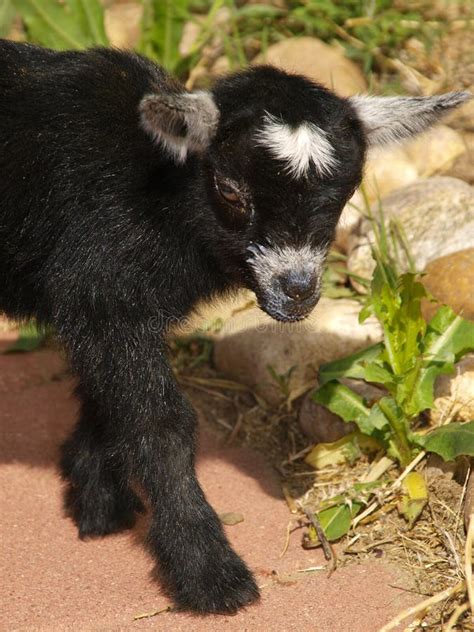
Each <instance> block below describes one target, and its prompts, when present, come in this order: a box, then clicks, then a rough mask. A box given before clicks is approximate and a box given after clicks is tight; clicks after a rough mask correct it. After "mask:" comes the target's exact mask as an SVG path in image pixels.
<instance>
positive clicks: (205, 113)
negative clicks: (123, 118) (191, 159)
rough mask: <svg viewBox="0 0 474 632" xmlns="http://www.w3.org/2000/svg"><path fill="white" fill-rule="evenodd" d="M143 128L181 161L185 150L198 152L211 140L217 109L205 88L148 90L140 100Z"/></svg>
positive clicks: (216, 120)
mask: <svg viewBox="0 0 474 632" xmlns="http://www.w3.org/2000/svg"><path fill="white" fill-rule="evenodd" d="M139 110H140V115H141V121H142V125H143V127H144V129H145V130H146V131H147V132H148V133H149V134H151V135H152V136H153V137H154V139H155V140H156V141H157V142H159V143H161V145H163V147H164V148H165V149H166V150H167V151H168V152H169V153H170V154H171V156H172V157H173V158H174V160H175V161H176V162H177V163H178V164H181V163H183V162H184V161H185V160H186V156H187V155H188V152H202V151H204V150H206V149H207V147H208V146H209V144H210V142H211V141H212V139H213V137H214V134H215V132H216V129H217V124H218V122H219V110H218V108H217V105H216V103H215V101H214V99H213V97H212V94H210V93H209V92H204V91H202V92H177V93H163V94H158V93H157V94H150V95H147V96H145V97H143V99H142V100H141V102H140V106H139Z"/></svg>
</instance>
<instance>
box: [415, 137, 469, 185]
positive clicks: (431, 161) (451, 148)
mask: <svg viewBox="0 0 474 632" xmlns="http://www.w3.org/2000/svg"><path fill="white" fill-rule="evenodd" d="M404 149H405V154H406V155H407V156H408V158H409V159H410V160H411V161H412V163H413V165H414V166H415V168H416V170H417V171H418V174H419V175H420V177H423V178H426V177H428V176H432V175H433V174H436V173H441V172H445V171H447V170H448V169H449V168H450V167H451V166H452V164H453V163H454V161H455V160H456V158H458V157H459V156H461V155H462V154H464V153H465V152H466V144H465V142H464V140H463V137H462V135H461V134H460V133H459V132H456V131H455V130H453V129H451V128H450V127H447V126H446V125H437V126H436V127H433V128H432V129H430V130H429V131H427V132H425V133H424V134H422V135H421V136H418V137H417V138H415V139H414V140H412V141H410V142H409V143H407V144H406V145H405V147H404Z"/></svg>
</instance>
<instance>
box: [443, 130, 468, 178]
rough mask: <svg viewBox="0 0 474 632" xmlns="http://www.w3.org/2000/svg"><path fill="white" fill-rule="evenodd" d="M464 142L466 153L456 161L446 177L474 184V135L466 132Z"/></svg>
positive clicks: (463, 136) (463, 137)
mask: <svg viewBox="0 0 474 632" xmlns="http://www.w3.org/2000/svg"><path fill="white" fill-rule="evenodd" d="M462 140H463V143H464V145H465V147H466V151H465V152H464V153H463V154H461V155H460V156H459V157H458V158H457V159H456V160H455V161H454V163H453V165H452V166H451V167H450V168H449V169H448V170H447V171H446V173H445V175H447V176H451V177H452V178H459V179H460V180H464V181H465V182H468V183H469V184H474V168H473V165H474V133H473V132H465V133H464V134H463V135H462Z"/></svg>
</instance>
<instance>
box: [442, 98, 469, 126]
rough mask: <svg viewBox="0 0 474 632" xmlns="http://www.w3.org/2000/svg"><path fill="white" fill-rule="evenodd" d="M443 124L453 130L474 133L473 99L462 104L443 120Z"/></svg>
mask: <svg viewBox="0 0 474 632" xmlns="http://www.w3.org/2000/svg"><path fill="white" fill-rule="evenodd" d="M444 120H445V123H446V124H447V125H449V126H450V127H454V128H455V129H459V130H464V131H466V132H474V99H471V100H470V101H467V102H466V103H463V104H462V105H461V107H459V108H456V109H455V110H453V111H452V112H451V114H449V115H448V116H447V117H446V118H445V119H444Z"/></svg>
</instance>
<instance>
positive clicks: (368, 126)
mask: <svg viewBox="0 0 474 632" xmlns="http://www.w3.org/2000/svg"><path fill="white" fill-rule="evenodd" d="M470 98H472V95H471V94H470V93H469V92H448V93H447V94H441V95H438V96H431V97H373V96H355V97H350V98H349V101H350V103H351V104H352V106H353V107H354V108H355V110H356V112H357V115H358V117H359V119H360V121H361V122H362V125H363V127H364V129H365V132H366V135H367V141H368V143H369V145H383V144H386V143H396V142H399V141H402V140H404V139H405V138H409V137H410V136H414V135H416V134H419V133H420V132H423V131H424V130H425V129H427V128H428V127H430V126H431V125H433V124H434V123H435V122H436V121H437V120H438V119H439V118H441V117H442V116H444V115H445V114H447V113H448V112H449V110H451V109H453V108H455V107H457V106H458V105H461V104H462V103H464V102H465V101H468V100H469V99H470Z"/></svg>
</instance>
